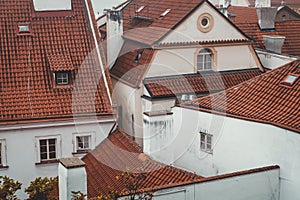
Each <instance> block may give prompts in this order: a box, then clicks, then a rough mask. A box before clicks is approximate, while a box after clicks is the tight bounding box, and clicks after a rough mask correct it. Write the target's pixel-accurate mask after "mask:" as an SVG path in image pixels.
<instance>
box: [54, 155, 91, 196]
mask: <svg viewBox="0 0 300 200" xmlns="http://www.w3.org/2000/svg"><path fill="white" fill-rule="evenodd" d="M58 182H59V199H72V191H74V192H77V191H80V192H81V193H83V194H87V178H86V171H85V163H84V162H83V161H82V160H80V159H79V158H76V157H73V158H62V159H60V160H59V165H58Z"/></svg>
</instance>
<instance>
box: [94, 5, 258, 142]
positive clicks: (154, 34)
mask: <svg viewBox="0 0 300 200" xmlns="http://www.w3.org/2000/svg"><path fill="white" fill-rule="evenodd" d="M181 4H184V5H185V6H182V5H181ZM107 18H108V19H109V20H108V23H107V24H106V25H104V26H103V27H100V30H106V32H105V33H106V34H107V35H106V37H107V46H108V48H107V50H108V52H107V56H108V61H109V63H110V65H111V70H110V72H111V76H112V82H113V85H114V91H113V93H114V94H116V97H115V100H116V102H117V105H118V111H119V125H120V126H121V127H122V128H123V129H124V130H125V131H126V132H127V133H129V134H131V135H133V136H134V137H135V138H136V139H137V141H138V142H139V144H142V138H143V135H142V132H143V120H144V116H143V113H144V112H152V111H155V112H156V111H163V112H166V110H167V111H168V110H170V108H171V106H173V105H174V99H171V101H170V99H167V100H166V101H164V100H163V101H164V102H163V103H161V102H158V101H156V102H154V100H153V99H151V98H141V96H143V95H144V96H148V97H149V96H151V95H148V94H147V92H148V91H146V89H145V88H144V85H143V80H144V79H146V78H150V77H162V76H173V75H182V74H198V76H202V73H203V74H204V73H205V71H215V72H219V71H230V70H244V69H247V70H250V69H260V70H261V71H263V68H262V67H261V64H260V61H259V59H258V57H257V55H256V53H255V51H254V49H253V48H252V46H251V42H250V39H249V38H248V37H247V36H246V35H245V34H244V33H243V32H241V31H240V30H239V29H238V28H237V27H236V26H235V25H234V24H233V23H231V22H230V21H229V20H228V19H227V18H226V17H224V15H223V14H221V13H220V12H219V11H218V10H217V9H216V8H215V7H214V6H213V5H212V4H211V3H209V2H208V1H191V2H190V3H188V4H187V3H186V2H178V1H168V2H162V1H151V2H144V1H137V0H136V1H133V2H132V3H131V4H128V5H127V6H125V8H123V9H122V10H121V11H110V12H108V15H107ZM103 34H104V33H103ZM116 55H119V56H118V57H117V56H116ZM232 57H234V58H235V59H232ZM115 59H116V61H115ZM207 92H209V91H207ZM180 95H181V94H180ZM149 104H150V106H148V105H149Z"/></svg>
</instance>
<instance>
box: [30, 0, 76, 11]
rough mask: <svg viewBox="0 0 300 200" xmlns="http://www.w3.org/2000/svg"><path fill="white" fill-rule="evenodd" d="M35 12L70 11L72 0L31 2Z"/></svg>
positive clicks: (36, 0) (37, 0) (39, 0)
mask: <svg viewBox="0 0 300 200" xmlns="http://www.w3.org/2000/svg"><path fill="white" fill-rule="evenodd" d="M33 5H34V9H35V11H58V10H72V0H33Z"/></svg>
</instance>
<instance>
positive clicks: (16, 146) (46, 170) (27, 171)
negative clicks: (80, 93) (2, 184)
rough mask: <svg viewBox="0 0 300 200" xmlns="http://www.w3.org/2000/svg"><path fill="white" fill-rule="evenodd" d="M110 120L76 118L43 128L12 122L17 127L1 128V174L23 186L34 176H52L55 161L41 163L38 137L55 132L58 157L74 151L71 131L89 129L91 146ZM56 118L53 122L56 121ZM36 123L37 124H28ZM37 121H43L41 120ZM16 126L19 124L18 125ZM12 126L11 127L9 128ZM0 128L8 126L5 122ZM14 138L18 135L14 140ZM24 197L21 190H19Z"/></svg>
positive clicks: (104, 134) (108, 127)
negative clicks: (3, 154) (87, 121)
mask: <svg viewBox="0 0 300 200" xmlns="http://www.w3.org/2000/svg"><path fill="white" fill-rule="evenodd" d="M113 122H114V121H113V120H108V121H107V122H102V123H90V124H80V123H81V122H80V121H76V125H74V122H73V124H71V125H57V126H50V125H49V124H47V126H48V127H44V128H28V129H27V128H25V126H22V125H16V126H17V127H16V126H12V127H14V128H17V129H15V130H10V131H4V130H1V131H0V140H1V139H4V140H5V141H6V157H7V165H8V168H5V169H1V168H0V175H6V176H9V177H11V178H13V179H15V180H18V181H20V182H22V183H23V188H25V187H27V186H28V185H29V182H30V181H33V180H34V179H35V178H36V177H45V176H47V177H55V176H57V175H58V174H57V173H58V171H57V166H58V163H53V164H40V165H36V163H38V162H39V154H38V138H39V137H48V136H51V137H53V136H55V137H58V139H59V140H60V142H59V143H58V146H57V150H58V152H57V153H58V158H62V157H72V156H73V154H72V152H74V146H73V145H74V143H75V141H74V139H75V137H74V135H73V134H74V133H77V132H79V133H87V132H88V133H91V134H92V141H91V144H92V147H93V148H94V147H95V146H96V145H97V144H99V143H100V142H101V141H103V140H104V139H105V138H106V137H107V135H108V133H109V131H110V130H111V128H112V126H113ZM59 123H60V122H57V123H56V124H59ZM31 125H36V124H31ZM38 125H42V124H41V123H40V124H38ZM18 126H19V127H18ZM12 127H11V128H12ZM0 128H10V127H9V126H8V125H6V126H5V127H0ZM16 138H18V139H17V140H16ZM21 195H23V197H24V194H21Z"/></svg>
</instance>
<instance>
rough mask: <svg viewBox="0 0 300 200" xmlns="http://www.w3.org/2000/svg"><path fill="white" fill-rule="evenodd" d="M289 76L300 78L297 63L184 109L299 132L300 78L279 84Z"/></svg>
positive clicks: (208, 97) (196, 102)
mask: <svg viewBox="0 0 300 200" xmlns="http://www.w3.org/2000/svg"><path fill="white" fill-rule="evenodd" d="M290 73H292V74H296V75H297V76H298V75H300V61H299V60H297V61H294V62H292V63H289V64H287V65H284V66H282V67H279V68H277V69H274V70H272V71H269V72H267V73H265V74H263V75H261V76H258V77H255V78H253V79H251V80H249V81H246V82H244V83H242V84H240V85H237V86H234V87H232V88H229V89H227V90H226V91H225V92H220V93H217V94H213V95H210V96H206V97H203V98H199V99H197V100H195V101H192V102H188V103H186V104H183V106H184V107H187V108H192V109H197V110H200V111H205V112H212V113H216V114H221V115H226V116H229V117H234V118H240V119H245V120H250V121H256V122H261V123H266V124H272V125H275V126H279V127H282V128H285V129H288V130H292V131H295V132H298V133H300V110H299V108H300V107H299V105H300V104H299V103H300V101H299V97H300V78H299V77H298V78H297V79H296V81H295V82H294V84H293V85H291V86H289V85H288V84H282V82H283V81H284V80H285V79H286V77H287V76H288V75H289V74H290Z"/></svg>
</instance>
